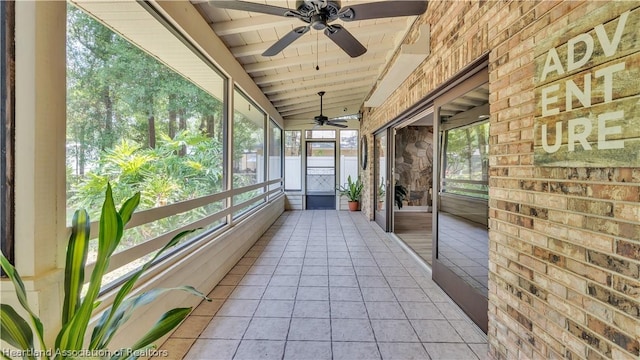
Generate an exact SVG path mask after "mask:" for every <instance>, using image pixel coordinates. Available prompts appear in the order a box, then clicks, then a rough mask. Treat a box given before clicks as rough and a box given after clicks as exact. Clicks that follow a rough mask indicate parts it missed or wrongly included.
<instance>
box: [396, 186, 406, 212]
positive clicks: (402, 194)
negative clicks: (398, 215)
mask: <svg viewBox="0 0 640 360" xmlns="http://www.w3.org/2000/svg"><path fill="white" fill-rule="evenodd" d="M406 197H407V188H406V187H404V186H402V185H400V184H398V183H397V182H396V185H395V186H394V198H393V199H394V201H395V203H396V205H397V206H398V209H402V202H403V201H404V199H406Z"/></svg>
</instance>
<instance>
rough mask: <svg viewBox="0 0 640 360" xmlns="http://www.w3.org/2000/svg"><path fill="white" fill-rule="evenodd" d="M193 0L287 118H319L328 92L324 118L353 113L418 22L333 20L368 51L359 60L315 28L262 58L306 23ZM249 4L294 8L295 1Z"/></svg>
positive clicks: (358, 0)
mask: <svg viewBox="0 0 640 360" xmlns="http://www.w3.org/2000/svg"><path fill="white" fill-rule="evenodd" d="M191 1H192V3H193V4H194V6H196V7H197V9H198V11H199V12H200V14H201V15H202V16H203V18H204V19H205V20H206V21H207V22H208V23H209V24H210V25H211V28H212V29H213V30H214V31H215V33H216V34H217V35H218V36H219V37H220V38H221V39H222V41H223V42H224V43H225V44H226V46H227V47H228V48H229V50H230V51H231V53H232V54H233V55H234V56H235V58H236V59H237V60H238V62H239V63H240V64H241V65H242V66H243V67H244V69H245V70H246V71H247V73H248V74H249V75H250V76H251V77H252V78H253V80H254V81H255V82H256V84H257V85H258V86H259V87H260V88H261V89H262V91H263V92H264V93H265V95H266V96H267V98H269V100H270V101H271V102H272V103H273V105H274V106H275V107H276V109H278V111H279V112H280V114H281V115H282V117H283V118H284V119H285V120H311V119H313V117H314V116H315V115H318V114H319V110H320V98H319V97H318V95H317V93H318V92H319V91H325V92H326V95H324V100H323V103H324V106H323V107H324V111H323V113H324V115H326V116H328V117H330V118H331V117H339V116H344V115H350V114H357V113H358V111H359V110H360V108H361V106H362V104H363V103H364V101H365V100H366V98H367V96H368V95H369V92H370V91H371V89H372V88H373V87H374V85H375V84H376V82H377V81H378V79H379V77H380V75H381V74H382V72H383V70H384V68H385V66H386V64H387V62H388V61H390V60H391V58H392V56H393V54H394V53H395V52H396V50H397V49H398V47H399V46H400V44H401V43H402V41H403V39H404V37H405V35H406V33H407V31H408V30H409V28H410V27H411V25H412V24H413V22H414V21H415V19H416V17H415V16H407V17H396V18H386V19H375V20H362V21H353V22H343V21H341V20H336V21H334V22H333V23H332V24H340V25H342V26H344V27H345V28H346V29H347V30H348V31H349V32H351V34H352V35H353V36H354V37H355V38H356V39H358V40H359V41H360V42H361V43H362V44H363V45H364V46H365V47H366V48H367V52H366V53H365V54H364V55H361V56H359V57H357V58H351V57H349V55H347V54H346V53H345V52H344V51H342V49H340V48H339V47H338V46H337V45H336V44H334V43H333V42H332V41H331V40H330V39H329V38H327V37H326V36H325V35H324V34H323V33H322V31H318V30H314V29H311V30H310V31H309V32H308V33H306V34H304V35H303V36H302V37H301V38H299V39H298V40H296V41H295V42H293V43H292V44H291V45H289V46H288V47H287V48H286V49H284V50H283V51H282V52H280V53H279V54H277V55H275V56H272V57H264V56H262V55H261V54H262V52H263V51H265V50H266V49H267V48H269V47H270V46H271V45H273V44H274V43H275V42H276V41H278V40H279V39H280V38H281V37H283V36H284V35H286V34H287V33H288V32H290V31H291V30H292V29H293V28H296V27H299V26H303V25H305V24H304V23H303V22H302V21H301V20H299V19H296V18H286V17H279V16H274V15H264V14H259V13H250V12H247V11H238V10H226V9H220V8H216V7H215V6H213V5H211V4H210V3H208V2H203V1H202V0H191ZM248 1H252V2H259V3H263V4H269V5H274V6H280V7H285V8H290V9H295V8H296V1H295V0H248ZM376 1H380V0H367V1H362V0H342V2H341V4H342V6H343V7H344V6H346V5H353V4H362V3H369V2H376ZM316 66H318V67H319V70H316Z"/></svg>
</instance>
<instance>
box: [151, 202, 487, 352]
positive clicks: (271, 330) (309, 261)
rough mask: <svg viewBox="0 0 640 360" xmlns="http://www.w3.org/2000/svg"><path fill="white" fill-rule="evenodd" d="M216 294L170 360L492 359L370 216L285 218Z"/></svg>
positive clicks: (176, 338)
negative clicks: (369, 219)
mask: <svg viewBox="0 0 640 360" xmlns="http://www.w3.org/2000/svg"><path fill="white" fill-rule="evenodd" d="M209 297H211V298H212V299H213V301H212V302H203V303H201V304H200V305H199V306H198V307H197V308H196V309H194V311H193V313H192V314H191V315H190V316H189V317H188V318H187V320H186V321H185V322H184V323H183V324H182V325H181V326H180V327H179V328H178V329H177V330H176V331H175V332H174V333H173V335H172V336H171V337H170V338H169V339H168V340H167V341H166V342H165V343H164V344H163V345H162V346H161V349H164V350H167V352H168V355H169V358H173V359H236V360H240V359H256V360H257V359H259V360H268V359H295V360H305V359H335V360H338V359H348V360H354V359H367V360H369V359H385V360H386V359H403V360H405V359H485V358H486V357H487V355H486V354H487V350H488V349H487V339H486V336H485V335H484V333H482V331H480V330H479V328H478V327H476V326H475V325H474V324H473V323H472V322H471V321H470V320H469V319H468V318H467V316H465V315H464V314H463V313H462V311H461V310H460V309H459V308H458V307H457V306H456V305H455V303H453V302H452V300H451V299H450V298H449V297H448V296H447V295H446V294H445V293H444V292H443V291H442V290H441V289H440V288H439V287H438V286H437V285H436V284H435V283H434V282H433V281H432V280H431V275H430V274H429V273H428V272H427V271H426V270H425V269H424V268H423V267H421V266H420V265H419V264H418V263H417V262H416V261H415V260H414V259H413V258H412V257H411V256H410V255H409V254H407V253H406V252H405V251H404V250H403V249H402V248H401V247H400V246H399V245H398V244H397V243H396V242H395V240H393V239H391V238H390V237H389V236H388V235H387V234H385V233H384V232H383V231H381V230H380V228H379V227H378V226H377V225H376V224H375V223H373V222H369V221H367V220H366V219H365V217H364V216H363V215H362V214H361V213H360V212H353V213H351V212H345V211H293V212H292V211H287V212H285V213H284V214H282V216H281V217H280V218H279V219H278V220H277V221H276V222H275V223H274V224H273V226H271V228H270V229H269V230H268V231H267V232H266V233H265V234H264V235H263V236H262V237H261V238H260V239H259V240H258V241H257V242H256V244H255V245H254V246H253V247H252V248H251V249H250V250H249V251H248V252H247V254H246V255H245V256H244V257H243V258H242V259H241V260H240V261H239V262H238V264H237V265H236V266H235V267H234V268H233V269H232V270H231V271H229V273H228V274H227V275H226V277H225V278H224V279H223V280H222V281H221V282H220V284H219V285H218V286H217V287H216V288H215V289H214V290H213V291H212V292H211V293H210V294H209Z"/></svg>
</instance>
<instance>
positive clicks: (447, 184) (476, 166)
mask: <svg viewBox="0 0 640 360" xmlns="http://www.w3.org/2000/svg"><path fill="white" fill-rule="evenodd" d="M444 137H445V138H444V154H445V156H444V158H443V162H444V179H443V184H442V191H443V192H446V193H450V194H459V195H466V196H472V197H478V198H482V199H488V198H489V189H488V185H489V174H488V169H489V166H488V155H489V154H488V147H489V122H487V121H485V122H481V123H474V124H471V125H468V126H463V127H459V128H455V129H451V130H447V131H445V134H444Z"/></svg>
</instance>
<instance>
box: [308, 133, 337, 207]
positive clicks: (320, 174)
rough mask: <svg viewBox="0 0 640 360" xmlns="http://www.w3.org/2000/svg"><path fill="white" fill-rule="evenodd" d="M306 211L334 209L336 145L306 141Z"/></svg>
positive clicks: (333, 143)
mask: <svg viewBox="0 0 640 360" xmlns="http://www.w3.org/2000/svg"><path fill="white" fill-rule="evenodd" d="M306 150H307V159H306V160H307V168H306V185H307V186H306V189H307V209H309V210H334V209H335V208H336V143H335V141H307V149H306Z"/></svg>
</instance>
